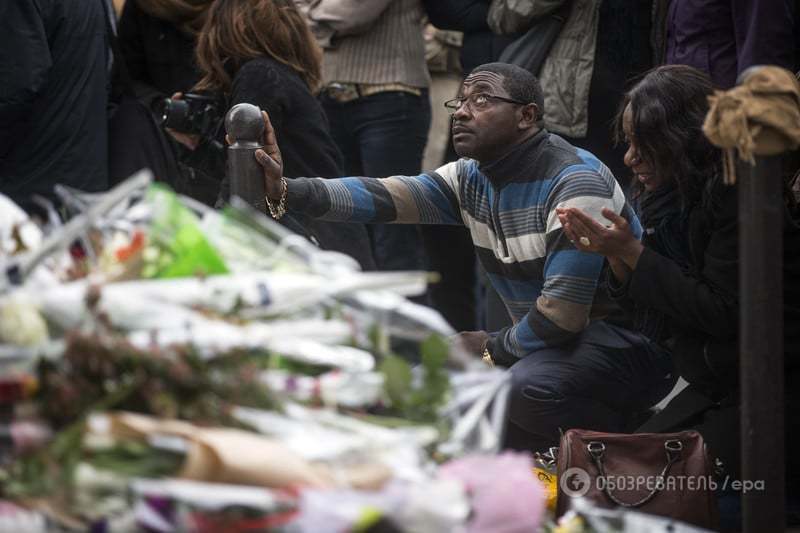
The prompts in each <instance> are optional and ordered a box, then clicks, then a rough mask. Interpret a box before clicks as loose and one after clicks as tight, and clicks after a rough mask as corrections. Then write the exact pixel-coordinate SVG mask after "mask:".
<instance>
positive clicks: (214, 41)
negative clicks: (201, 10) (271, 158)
mask: <svg viewBox="0 0 800 533" xmlns="http://www.w3.org/2000/svg"><path fill="white" fill-rule="evenodd" d="M321 54H322V53H321V51H320V49H319V47H318V45H317V44H316V41H315V40H314V38H313V36H312V34H311V31H310V30H309V28H308V26H307V25H306V22H305V20H304V19H303V17H302V15H301V14H300V12H299V11H298V10H297V8H296V7H295V6H294V4H293V3H292V2H291V0H215V1H214V2H213V3H212V5H211V7H210V8H209V10H208V12H207V14H206V18H205V24H204V25H203V27H202V29H201V31H200V33H199V34H198V36H197V51H196V60H197V65H198V67H199V69H200V72H201V78H200V81H199V82H198V84H197V85H196V86H195V87H194V89H193V90H194V91H198V92H212V93H218V94H221V95H222V96H223V97H224V99H225V100H226V101H227V103H228V105H229V106H231V107H232V106H234V105H236V104H239V103H249V104H253V105H256V106H258V107H260V108H261V109H262V110H264V111H266V112H267V113H268V114H269V117H270V121H271V122H272V125H273V127H274V128H275V132H276V134H277V135H278V136H279V138H280V139H281V152H282V153H283V161H284V167H285V173H286V177H287V178H294V177H300V176H323V177H336V176H339V175H340V174H341V167H342V157H341V154H340V153H339V151H338V149H337V148H336V145H335V144H334V142H333V139H332V138H331V135H330V132H329V130H328V123H327V120H326V119H325V115H324V114H323V111H322V108H321V107H320V105H319V103H318V102H317V100H316V99H315V98H314V94H313V93H314V92H315V91H317V90H318V89H319V85H320V79H321V66H320V65H321V57H322V55H321ZM201 161H202V158H198V162H197V163H196V164H198V165H200V166H209V165H210V166H211V167H213V166H214V164H213V163H211V162H210V161H211V160H210V159H206V160H205V161H203V162H201ZM216 167H217V170H216V172H217V173H218V175H220V176H221V175H223V174H224V168H223V167H222V165H220V164H219V161H217V163H216ZM228 190H229V187H228V185H227V183H223V184H222V193H221V194H222V198H223V200H227V196H228ZM297 221H298V222H299V223H300V225H301V226H302V227H303V229H304V230H305V231H306V232H307V233H310V234H311V235H313V236H314V237H316V239H317V240H318V241H319V243H320V245H321V246H322V247H323V248H327V249H331V250H337V251H341V252H344V253H347V254H349V255H350V256H352V257H354V258H355V259H357V260H358V261H359V262H360V263H361V265H362V267H364V268H367V269H371V268H374V261H373V259H372V256H371V254H370V251H369V250H370V248H369V241H368V240H367V239H368V237H367V234H366V230H365V229H364V226H363V225H360V224H336V223H331V222H319V221H315V220H311V219H307V218H300V217H298V219H297Z"/></svg>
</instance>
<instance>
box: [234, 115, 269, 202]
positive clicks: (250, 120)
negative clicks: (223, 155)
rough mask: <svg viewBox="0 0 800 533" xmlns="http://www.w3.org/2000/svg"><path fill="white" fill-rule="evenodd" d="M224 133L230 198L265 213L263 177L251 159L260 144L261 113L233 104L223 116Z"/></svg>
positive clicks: (254, 158)
mask: <svg viewBox="0 0 800 533" xmlns="http://www.w3.org/2000/svg"><path fill="white" fill-rule="evenodd" d="M225 132H226V133H227V134H228V137H229V138H230V141H231V144H230V145H229V146H228V162H227V169H226V172H227V177H228V180H229V182H230V185H231V196H238V197H239V198H241V199H242V200H244V201H245V202H247V203H248V204H250V205H251V206H253V207H254V208H255V209H257V210H258V211H260V212H261V213H265V212H266V200H265V196H266V191H265V189H264V173H263V172H262V170H261V165H259V164H258V161H256V156H255V152H256V150H258V149H259V148H262V147H263V144H262V143H263V140H264V119H263V118H262V116H261V109H259V108H258V107H257V106H254V105H252V104H236V105H235V106H233V107H232V108H231V109H230V111H228V114H227V115H226V116H225Z"/></svg>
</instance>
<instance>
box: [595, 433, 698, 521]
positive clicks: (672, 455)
mask: <svg viewBox="0 0 800 533" xmlns="http://www.w3.org/2000/svg"><path fill="white" fill-rule="evenodd" d="M586 449H587V451H588V452H589V455H590V456H591V458H592V460H593V461H594V464H595V466H596V467H597V471H598V472H599V476H598V478H599V479H601V480H602V483H603V485H602V486H603V492H604V493H605V495H606V496H608V498H609V499H610V500H611V501H612V502H614V503H616V504H617V505H619V506H621V507H639V506H642V505H644V504H646V503H647V502H649V501H650V500H652V499H653V498H654V497H655V495H656V494H658V491H659V490H661V489H662V488H663V487H664V478H665V477H666V476H667V474H668V473H669V469H670V467H671V466H672V465H673V464H675V463H676V462H677V461H678V459H680V457H681V452H682V451H683V443H682V442H681V441H680V440H678V439H670V440H667V441H666V442H664V451H665V452H666V455H667V464H666V465H664V468H663V469H661V473H660V474H658V477H657V481H656V485H655V487H653V490H651V491H650V493H649V494H647V495H646V496H645V497H643V498H641V499H639V500H637V501H635V502H630V503H629V502H624V501H622V500H620V499H619V498H617V497H616V496H614V494H612V492H611V489H610V488H609V483H608V481H607V480H606V471H605V466H604V465H603V455H604V454H605V451H606V445H605V444H603V443H602V442H600V441H594V440H593V441H591V442H589V444H587V445H586Z"/></svg>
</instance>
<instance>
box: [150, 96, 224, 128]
mask: <svg viewBox="0 0 800 533" xmlns="http://www.w3.org/2000/svg"><path fill="white" fill-rule="evenodd" d="M162 105H163V109H162V112H161V126H162V127H164V128H170V129H173V130H175V131H179V132H181V133H191V134H195V135H200V136H201V137H204V138H210V137H212V136H213V135H214V132H215V130H216V128H217V127H218V126H219V124H220V122H221V121H222V118H223V115H224V106H223V104H222V102H221V101H220V99H219V98H218V97H215V96H212V95H207V94H198V93H186V94H184V95H183V98H181V99H180V100H174V99H172V98H165V99H164V100H163V102H162Z"/></svg>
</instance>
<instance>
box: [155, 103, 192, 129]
mask: <svg viewBox="0 0 800 533" xmlns="http://www.w3.org/2000/svg"><path fill="white" fill-rule="evenodd" d="M161 125H162V126H163V127H165V128H171V129H173V130H175V131H180V132H183V133H190V132H191V123H190V121H189V103H188V102H186V101H184V100H173V99H171V98H167V99H166V100H164V113H163V115H162V116H161Z"/></svg>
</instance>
